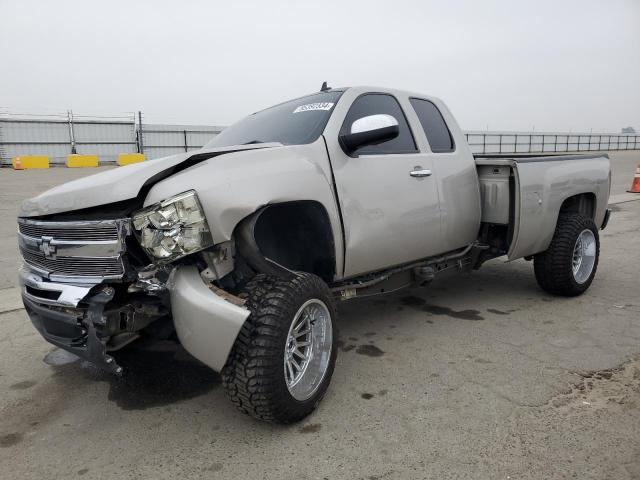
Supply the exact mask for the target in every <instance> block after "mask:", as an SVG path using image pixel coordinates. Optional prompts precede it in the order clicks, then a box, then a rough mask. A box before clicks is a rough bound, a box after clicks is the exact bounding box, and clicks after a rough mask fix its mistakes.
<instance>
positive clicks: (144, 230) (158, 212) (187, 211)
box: [133, 190, 213, 263]
mask: <svg viewBox="0 0 640 480" xmlns="http://www.w3.org/2000/svg"><path fill="white" fill-rule="evenodd" d="M133 228H134V229H135V231H136V235H137V237H138V240H139V241H140V245H141V246H142V248H143V249H144V250H145V251H146V252H147V254H148V255H149V256H151V257H152V258H154V259H156V260H157V263H167V262H171V261H173V260H176V259H178V258H181V257H184V256H185V255H189V254H190V253H193V252H197V251H199V250H202V249H204V248H207V247H210V246H211V245H213V238H212V237H211V231H210V230H209V225H207V219H206V218H205V216H204V212H203V210H202V207H201V206H200V202H199V201H198V196H197V195H196V192H194V191H193V190H190V191H188V192H184V193H181V194H180V195H176V196H175V197H171V198H168V199H167V200H164V201H162V202H160V203H156V204H154V205H151V206H149V207H146V208H144V209H143V210H139V211H137V212H135V213H134V214H133Z"/></svg>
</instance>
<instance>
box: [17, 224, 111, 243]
mask: <svg viewBox="0 0 640 480" xmlns="http://www.w3.org/2000/svg"><path fill="white" fill-rule="evenodd" d="M18 228H19V229H20V233H22V234H23V235H27V236H28V237H33V238H40V237H53V238H55V239H58V240H118V228H117V225H115V224H106V225H105V224H96V225H93V226H90V227H88V226H86V225H73V224H70V225H64V226H61V225H59V224H58V225H45V224H41V223H40V224H35V223H20V224H19V225H18Z"/></svg>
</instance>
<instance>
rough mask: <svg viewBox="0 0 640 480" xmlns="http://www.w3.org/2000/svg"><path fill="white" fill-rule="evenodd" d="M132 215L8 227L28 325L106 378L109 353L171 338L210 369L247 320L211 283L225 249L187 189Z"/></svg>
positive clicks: (225, 266)
mask: <svg viewBox="0 0 640 480" xmlns="http://www.w3.org/2000/svg"><path fill="white" fill-rule="evenodd" d="M132 210H134V211H132V212H130V213H129V214H128V216H127V217H124V218H117V219H109V220H77V219H76V218H77V214H76V215H73V216H68V217H67V216H65V215H58V216H56V217H55V218H52V219H45V218H39V219H37V220H33V219H26V218H20V219H19V220H18V226H19V232H18V236H19V244H20V251H21V254H22V256H23V260H24V264H23V267H22V268H21V270H20V283H21V286H22V297H23V302H24V305H25V308H26V311H27V313H28V314H29V317H30V318H31V321H32V323H33V324H34V326H35V327H36V329H37V330H38V331H39V332H40V333H41V334H42V336H43V337H44V338H45V339H46V340H47V341H49V342H50V343H52V344H54V345H56V346H58V347H60V348H63V349H65V350H67V351H69V352H71V353H73V354H75V355H77V356H78V357H80V358H83V359H85V360H88V361H90V362H91V363H93V364H95V365H97V366H99V367H101V368H103V369H105V370H107V371H109V372H112V373H115V374H120V373H121V372H122V368H121V367H120V366H119V365H118V364H117V362H116V360H115V359H114V357H113V356H112V355H111V354H110V352H113V351H116V350H118V349H120V348H122V347H124V346H126V345H128V344H129V343H131V342H133V341H135V340H136V339H138V338H140V337H141V336H151V337H155V338H159V339H167V338H170V337H172V336H173V335H174V333H177V336H178V338H179V340H180V341H181V343H182V344H183V346H184V347H185V348H186V349H187V351H189V352H190V353H191V354H193V355H194V356H195V357H197V358H198V359H200V360H201V361H203V362H204V363H205V364H207V365H209V366H210V367H212V368H214V369H215V370H218V371H219V370H220V369H221V368H222V366H223V365H224V362H225V360H226V357H227V356H228V354H229V351H230V349H231V347H232V345H233V343H234V342H235V338H236V337H237V334H238V332H239V330H240V328H241V327H242V324H243V323H244V321H245V319H246V318H247V317H248V315H249V311H248V310H246V309H245V308H243V307H242V303H243V302H242V301H241V300H240V299H238V298H237V297H234V296H233V295H231V294H229V293H227V292H225V291H224V290H221V289H219V288H218V287H217V286H215V285H214V282H216V281H218V280H220V279H221V278H222V277H224V276H228V274H229V273H230V272H231V271H232V270H233V269H234V258H233V257H234V244H233V242H232V241H229V242H224V243H221V244H218V245H213V242H212V240H211V234H210V232H209V230H208V225H207V223H206V219H205V218H204V214H203V213H202V209H201V207H200V205H199V202H198V199H197V196H196V195H195V192H192V191H190V192H185V193H183V194H180V195H177V196H175V197H172V198H170V199H168V200H166V201H164V202H161V203H159V204H155V205H152V206H150V207H146V208H144V209H138V210H137V211H136V210H135V209H132ZM98 215H105V216H107V215H108V214H107V213H103V214H100V213H99V214H98ZM174 338H175V337H174Z"/></svg>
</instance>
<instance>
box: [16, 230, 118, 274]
mask: <svg viewBox="0 0 640 480" xmlns="http://www.w3.org/2000/svg"><path fill="white" fill-rule="evenodd" d="M18 230H19V234H18V239H19V244H20V252H21V253H22V257H23V259H24V261H25V263H26V265H27V266H28V267H29V268H30V269H32V270H34V271H36V272H38V274H40V275H44V276H46V277H48V278H49V279H50V280H53V281H61V282H64V281H69V282H71V281H73V282H86V283H91V282H93V283H97V282H100V281H101V280H102V279H107V278H110V279H111V278H121V277H122V276H123V275H124V263H123V259H122V256H123V254H124V241H125V237H126V236H127V235H128V234H129V232H130V227H129V219H118V220H101V221H98V220H95V221H73V222H43V221H39V220H38V221H34V220H28V219H24V218H20V219H18Z"/></svg>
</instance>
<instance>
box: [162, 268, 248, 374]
mask: <svg viewBox="0 0 640 480" xmlns="http://www.w3.org/2000/svg"><path fill="white" fill-rule="evenodd" d="M168 288H169V293H170V295H171V310H172V312H173V323H174V324H175V327H176V332H177V334H178V338H179V339H180V343H182V346H183V347H184V348H185V349H186V350H187V351H188V352H189V353H190V354H191V355H193V356H194V357H196V358H197V359H198V360H200V361H201V362H202V363H204V364H206V365H208V366H209V367H211V368H213V369H214V370H216V371H217V372H219V371H220V370H222V367H224V364H225V363H226V361H227V357H228V356H229V352H231V347H233V344H234V343H235V341H236V337H237V336H238V333H240V329H241V328H242V325H244V322H245V320H246V319H247V317H248V316H249V310H247V309H246V308H243V307H240V306H238V305H234V304H233V303H231V302H229V301H227V300H225V299H224V298H222V297H221V296H219V295H216V294H215V293H214V292H213V291H211V290H210V289H209V288H208V287H207V285H206V284H205V283H204V281H203V280H202V278H201V277H200V273H199V272H198V269H197V268H196V267H195V266H194V265H183V266H180V267H177V268H176V269H175V270H174V271H173V272H172V274H171V277H170V279H169V283H168Z"/></svg>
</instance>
